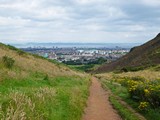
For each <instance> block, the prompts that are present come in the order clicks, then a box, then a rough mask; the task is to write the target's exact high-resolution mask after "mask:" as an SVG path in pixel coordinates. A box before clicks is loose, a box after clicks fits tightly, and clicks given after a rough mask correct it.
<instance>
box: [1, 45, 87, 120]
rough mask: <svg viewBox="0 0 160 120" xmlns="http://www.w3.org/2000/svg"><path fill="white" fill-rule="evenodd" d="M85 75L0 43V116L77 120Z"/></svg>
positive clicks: (17, 119) (83, 99)
mask: <svg viewBox="0 0 160 120" xmlns="http://www.w3.org/2000/svg"><path fill="white" fill-rule="evenodd" d="M89 85H90V81H89V76H88V75H86V74H81V73H78V72H75V71H73V70H71V69H69V68H67V67H66V66H63V65H60V64H57V63H54V62H53V61H48V60H46V59H44V58H41V57H39V56H35V55H30V54H28V53H25V52H23V51H21V50H18V49H16V48H14V47H12V46H6V45H4V44H0V119H2V120H6V119H8V120H10V119H12V120H20V119H21V120H42V119H43V120H44V119H46V120H53V119H54V120H80V119H81V115H82V113H83V110H84V107H85V104H86V99H87V97H88V87H89Z"/></svg>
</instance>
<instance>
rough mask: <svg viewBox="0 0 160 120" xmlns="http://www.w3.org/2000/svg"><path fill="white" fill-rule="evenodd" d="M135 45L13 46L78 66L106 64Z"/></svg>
mask: <svg viewBox="0 0 160 120" xmlns="http://www.w3.org/2000/svg"><path fill="white" fill-rule="evenodd" d="M29 45H30V46H29ZM137 45H139V44H125V43H124V44H121V43H120V44H118V43H116V44H114V43H113V44H111V43H110V44H102V43H99V44H95V43H90V44H89V43H86V44H82V43H80V44H78V43H76V44H75V43H70V44H69V43H63V44H62V43H54V44H53V43H45V44H43V43H39V44H33V43H32V44H31V43H30V44H27V45H17V46H16V45H14V46H16V47H19V48H20V49H22V50H23V51H26V52H29V53H32V54H37V55H40V56H43V57H45V58H48V59H52V60H56V61H58V62H63V63H67V64H78V65H79V64H88V63H95V62H97V61H98V60H102V59H103V60H105V61H107V62H111V61H114V60H116V59H118V58H120V57H122V56H124V55H125V54H127V53H128V52H129V51H130V49H131V48H132V47H134V46H137Z"/></svg>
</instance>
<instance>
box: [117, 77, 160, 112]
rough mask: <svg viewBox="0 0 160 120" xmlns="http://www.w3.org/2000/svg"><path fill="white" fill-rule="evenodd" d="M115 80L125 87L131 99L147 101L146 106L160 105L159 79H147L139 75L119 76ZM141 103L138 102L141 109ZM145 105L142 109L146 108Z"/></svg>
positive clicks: (155, 106) (157, 106) (154, 106)
mask: <svg viewBox="0 0 160 120" xmlns="http://www.w3.org/2000/svg"><path fill="white" fill-rule="evenodd" d="M117 82H119V83H120V84H121V85H122V86H125V87H127V89H128V93H129V94H130V98H131V99H133V100H136V101H138V102H141V101H145V102H148V106H151V107H152V108H159V107H160V94H159V92H160V80H154V81H149V80H145V79H144V78H141V77H134V78H121V79H119V80H117ZM142 103H143V102H142ZM143 104H144V103H143ZM143 104H140V106H139V108H141V109H143V106H144V105H143ZM145 104H146V103H145ZM145 107H146V106H144V109H146V108H145ZM144 109H143V110H144Z"/></svg>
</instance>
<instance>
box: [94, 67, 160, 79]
mask: <svg viewBox="0 0 160 120" xmlns="http://www.w3.org/2000/svg"><path fill="white" fill-rule="evenodd" d="M96 76H97V77H101V78H107V79H112V78H113V77H120V78H121V77H129V78H132V77H143V78H145V79H146V80H156V79H160V73H159V71H153V70H150V69H148V70H142V71H137V72H126V73H125V72H124V73H119V74H114V73H103V74H97V75H96Z"/></svg>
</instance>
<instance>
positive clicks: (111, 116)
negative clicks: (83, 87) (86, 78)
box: [82, 77, 121, 120]
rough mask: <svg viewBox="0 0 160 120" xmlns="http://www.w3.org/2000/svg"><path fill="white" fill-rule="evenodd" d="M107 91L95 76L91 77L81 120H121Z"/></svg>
mask: <svg viewBox="0 0 160 120" xmlns="http://www.w3.org/2000/svg"><path fill="white" fill-rule="evenodd" d="M108 98H109V95H108V93H107V92H106V91H105V90H104V89H103V88H102V87H101V84H100V83H99V82H98V80H97V79H96V78H94V77H93V78H92V85H91V87H90V96H89V98H88V101H87V108H86V109H85V113H84V115H83V117H82V120H121V117H120V116H119V115H118V114H117V113H116V111H115V110H114V109H113V107H112V105H111V104H110V102H109V100H108Z"/></svg>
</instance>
